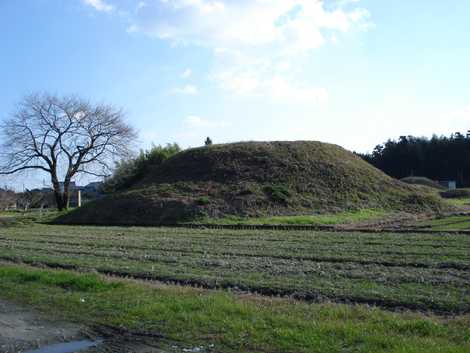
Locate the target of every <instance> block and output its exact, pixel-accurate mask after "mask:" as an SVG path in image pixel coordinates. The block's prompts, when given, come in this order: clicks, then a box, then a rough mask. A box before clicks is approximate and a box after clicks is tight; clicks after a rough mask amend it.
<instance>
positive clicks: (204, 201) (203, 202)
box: [196, 196, 211, 206]
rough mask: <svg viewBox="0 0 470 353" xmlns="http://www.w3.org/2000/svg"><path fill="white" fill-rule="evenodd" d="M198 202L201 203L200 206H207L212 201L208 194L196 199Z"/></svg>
mask: <svg viewBox="0 0 470 353" xmlns="http://www.w3.org/2000/svg"><path fill="white" fill-rule="evenodd" d="M196 203H197V204H198V205H199V206H205V205H208V204H210V203H211V201H210V200H209V198H208V197H207V196H203V197H200V198H198V199H197V200H196Z"/></svg>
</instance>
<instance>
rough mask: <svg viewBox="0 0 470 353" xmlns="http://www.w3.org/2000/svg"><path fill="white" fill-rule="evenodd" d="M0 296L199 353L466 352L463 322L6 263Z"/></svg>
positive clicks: (468, 331) (468, 339)
mask: <svg viewBox="0 0 470 353" xmlns="http://www.w3.org/2000/svg"><path fill="white" fill-rule="evenodd" d="M0 298H2V299H6V300H11V301H14V302H18V303H19V304H24V305H31V306H33V307H35V308H37V309H39V310H42V311H43V312H45V313H47V315H48V317H50V318H54V317H55V318H59V319H65V320H69V321H72V322H77V323H82V324H84V325H89V326H95V327H96V326H98V327H99V326H100V325H106V326H109V325H111V326H114V327H119V328H121V329H130V330H134V331H135V330H136V331H141V332H150V333H156V334H160V335H163V337H164V338H166V339H168V340H170V341H176V342H178V345H180V346H183V347H195V346H202V347H205V348H206V351H217V352H273V353H288V352H297V353H302V352H309V353H315V352H318V353H330V352H331V353H343V352H358V353H376V352H390V353H392V352H395V353H403V352H407V353H412V352H415V353H416V352H423V353H433V352H436V353H437V352H439V353H445V352H449V353H451V352H452V353H466V352H469V351H470V317H469V316H462V317H456V318H455V317H454V318H449V319H441V318H439V317H434V316H425V315H422V314H419V313H401V314H398V313H389V312H385V311H382V310H380V309H375V308H369V307H366V306H349V305H335V304H306V303H301V302H297V301H293V300H287V299H273V298H260V297H256V296H249V295H244V296H240V295H236V294H231V293H226V292H220V291H205V290H199V289H193V288H185V287H178V286H168V285H149V284H141V283H137V282H130V281H123V280H120V281H117V280H108V279H104V278H102V277H99V276H98V275H92V274H78V273H73V272H68V271H57V270H35V269H31V268H28V267H25V266H12V265H5V264H0Z"/></svg>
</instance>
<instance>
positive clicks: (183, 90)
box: [172, 85, 199, 95]
mask: <svg viewBox="0 0 470 353" xmlns="http://www.w3.org/2000/svg"><path fill="white" fill-rule="evenodd" d="M172 93H173V94H186V95H195V94H198V93H199V90H198V88H197V87H196V86H194V85H185V86H183V87H179V88H175V89H174V90H173V91H172Z"/></svg>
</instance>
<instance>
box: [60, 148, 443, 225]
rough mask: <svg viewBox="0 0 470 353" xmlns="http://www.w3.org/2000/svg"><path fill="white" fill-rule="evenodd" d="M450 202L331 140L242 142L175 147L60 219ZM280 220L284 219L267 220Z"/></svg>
mask: <svg viewBox="0 0 470 353" xmlns="http://www.w3.org/2000/svg"><path fill="white" fill-rule="evenodd" d="M449 208H450V206H449V205H448V204H447V203H444V202H443V201H442V199H441V198H440V197H439V196H438V195H436V193H435V192H434V189H430V188H426V189H423V188H420V187H416V186H414V185H409V184H406V183H402V182H400V181H398V180H395V179H393V178H391V177H389V176H387V175H385V174H384V173H383V172H382V171H380V170H378V169H376V168H374V167H373V166H372V165H370V164H369V163H367V162H365V161H364V160H362V159H361V158H360V157H358V156H357V155H355V154H353V153H351V152H349V151H347V150H345V149H343V148H341V147H340V146H337V145H332V144H326V143H321V142H314V141H294V142H285V141H284V142H282V141H277V142H245V143H233V144H225V145H213V146H210V147H202V148H194V149H189V150H186V151H183V152H180V153H178V154H176V155H174V156H173V157H171V158H169V159H167V160H166V161H165V162H163V163H162V164H161V165H160V166H158V168H151V169H150V170H149V172H148V174H147V175H146V176H144V177H143V178H142V180H141V181H139V182H137V183H136V184H134V185H132V186H131V187H130V188H129V189H128V190H124V191H122V192H120V193H117V194H112V195H109V196H107V197H105V198H102V199H100V200H96V201H95V202H91V203H88V204H86V205H85V206H84V207H82V208H80V209H78V210H77V211H75V212H71V213H70V214H68V215H67V216H65V217H62V218H61V219H60V220H59V221H58V222H59V223H66V224H101V225H106V224H107V225H111V224H113V225H161V224H167V225H171V224H176V223H182V222H192V221H195V220H197V219H201V218H225V217H229V218H230V217H234V216H235V217H248V218H252V217H255V218H265V219H266V222H271V220H270V218H271V217H274V216H276V217H277V216H289V215H305V214H313V213H317V214H326V213H338V212H353V211H354V210H359V209H384V210H389V211H395V212H398V211H401V212H409V213H421V212H441V211H445V210H447V209H449ZM278 221H284V219H274V220H272V222H278ZM312 221H313V222H315V219H313V220H312ZM327 221H329V220H327ZM288 222H301V223H309V222H311V220H306V219H297V220H295V221H291V220H289V221H288Z"/></svg>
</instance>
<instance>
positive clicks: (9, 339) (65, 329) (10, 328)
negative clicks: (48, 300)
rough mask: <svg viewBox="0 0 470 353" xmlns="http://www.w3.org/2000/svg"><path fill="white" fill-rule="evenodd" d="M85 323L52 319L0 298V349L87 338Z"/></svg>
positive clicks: (8, 350)
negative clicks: (79, 323)
mask: <svg viewBox="0 0 470 353" xmlns="http://www.w3.org/2000/svg"><path fill="white" fill-rule="evenodd" d="M82 329H83V328H82V327H80V326H78V325H72V324H69V323H64V322H51V321H48V320H47V318H44V317H39V316H38V315H37V314H36V313H34V312H33V311H30V310H27V309H25V308H22V307H19V306H17V305H14V304H12V303H10V302H6V301H3V300H0V352H2V353H14V352H22V351H27V350H32V349H36V348H39V347H42V346H45V345H49V344H53V343H60V342H67V341H73V340H76V339H83V338H85V337H84V335H83V334H82Z"/></svg>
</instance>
